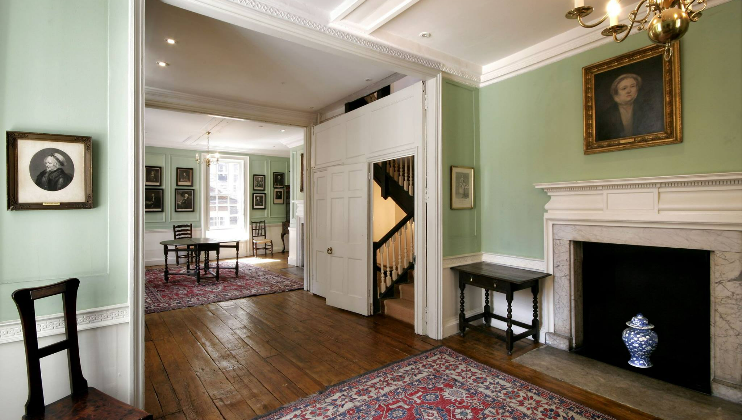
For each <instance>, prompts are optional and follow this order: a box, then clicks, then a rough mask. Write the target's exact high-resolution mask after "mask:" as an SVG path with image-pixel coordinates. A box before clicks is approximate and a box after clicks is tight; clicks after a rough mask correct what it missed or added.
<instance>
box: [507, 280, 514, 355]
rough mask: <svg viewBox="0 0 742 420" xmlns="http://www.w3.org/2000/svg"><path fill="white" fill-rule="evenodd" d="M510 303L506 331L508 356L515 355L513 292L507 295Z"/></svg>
mask: <svg viewBox="0 0 742 420" xmlns="http://www.w3.org/2000/svg"><path fill="white" fill-rule="evenodd" d="M506 299H507V301H508V329H507V331H505V346H506V347H507V348H508V356H509V355H511V354H513V292H512V291H510V290H508V292H507V293H506Z"/></svg>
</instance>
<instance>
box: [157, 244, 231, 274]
mask: <svg viewBox="0 0 742 420" xmlns="http://www.w3.org/2000/svg"><path fill="white" fill-rule="evenodd" d="M231 243H234V245H232V244H231ZM225 244H227V245H225ZM160 245H162V246H163V251H164V253H165V273H164V274H165V283H167V282H168V279H169V277H170V270H169V269H168V266H167V255H168V253H170V252H175V251H176V250H175V248H170V247H176V246H183V245H185V246H188V248H189V249H193V250H194V252H195V253H196V269H195V270H188V269H186V272H185V273H179V274H185V275H189V276H194V277H196V283H201V279H202V278H207V276H206V274H209V273H210V266H209V252H216V273H214V274H213V275H212V276H209V277H210V278H216V280H219V250H220V249H221V248H235V249H236V250H237V260H235V263H234V275H235V277H237V276H238V275H239V258H240V240H239V239H233V238H229V239H224V240H222V239H213V238H180V239H171V240H167V241H162V242H160ZM201 252H203V253H204V254H205V255H204V265H203V270H204V272H203V275H202V274H201V272H200V259H201V258H200V257H201Z"/></svg>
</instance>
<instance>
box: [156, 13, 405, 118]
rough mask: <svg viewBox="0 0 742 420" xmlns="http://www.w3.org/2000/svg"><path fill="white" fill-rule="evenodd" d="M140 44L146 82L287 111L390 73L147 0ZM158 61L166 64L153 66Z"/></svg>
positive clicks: (318, 103) (312, 106)
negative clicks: (170, 41) (171, 40)
mask: <svg viewBox="0 0 742 420" xmlns="http://www.w3.org/2000/svg"><path fill="white" fill-rule="evenodd" d="M339 1H340V0H319V1H316V2H315V1H312V2H311V7H321V8H332V7H334V6H335V5H336V4H337V3H338V2H339ZM279 3H280V4H284V5H285V4H288V3H289V2H288V1H285V0H282V1H279ZM290 3H291V4H292V5H294V6H297V7H300V8H301V9H302V10H304V11H305V12H306V14H311V13H309V12H313V13H320V14H322V13H324V12H322V11H321V10H322V9H316V8H315V9H311V7H310V6H309V2H308V1H307V2H301V1H291V2H290ZM280 4H279V5H280ZM310 9H311V10H310ZM166 38H173V39H175V40H176V41H177V44H175V45H169V44H167V43H166V42H165V39H166ZM145 42H146V45H145V47H146V50H145V73H146V83H145V84H146V86H147V87H153V88H159V89H165V90H171V91H177V92H183V93H189V94H193V95H200V96H205V97H212V98H218V99H225V100H231V101H240V102H248V103H251V104H254V105H263V106H269V107H276V108H281V109H288V110H297V111H311V110H319V109H321V108H323V107H325V106H327V105H329V104H331V103H333V102H335V101H337V100H338V99H340V98H344V97H346V96H348V95H350V94H352V93H354V92H357V91H359V90H361V89H363V88H364V87H366V86H368V85H370V84H372V83H373V82H374V81H378V80H381V79H383V78H385V77H388V76H390V75H391V74H393V73H394V72H393V71H391V70H387V69H385V68H382V67H380V66H379V65H377V64H376V63H375V62H372V61H370V60H365V59H362V58H348V57H340V56H338V55H334V54H331V53H328V52H324V51H319V50H314V49H310V48H307V47H305V46H302V45H299V44H295V43H292V42H288V41H285V40H282V39H279V38H275V37H273V36H269V35H265V34H261V33H258V32H255V31H251V30H249V29H244V28H241V27H238V26H234V25H231V24H228V23H225V22H222V21H219V20H215V19H212V18H209V17H206V16H203V15H200V14H196V13H193V12H190V11H187V10H184V9H181V8H178V7H174V6H170V5H167V4H165V3H162V2H161V1H160V0H150V1H147V2H146V41H145ZM157 61H164V62H167V63H169V64H170V65H169V66H168V67H164V68H162V67H158V66H157V64H156V62H157ZM366 79H371V80H370V81H367V80H366Z"/></svg>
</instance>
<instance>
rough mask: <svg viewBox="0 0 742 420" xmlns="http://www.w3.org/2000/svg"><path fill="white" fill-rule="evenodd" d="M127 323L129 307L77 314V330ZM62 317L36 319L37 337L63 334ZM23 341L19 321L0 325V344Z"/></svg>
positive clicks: (101, 309) (106, 308)
mask: <svg viewBox="0 0 742 420" xmlns="http://www.w3.org/2000/svg"><path fill="white" fill-rule="evenodd" d="M127 322H129V305H128V304H121V305H113V306H106V307H102V308H95V309H87V310H84V311H78V312H77V330H78V331H83V330H89V329H93V328H101V327H107V326H109V325H116V324H124V323H127ZM64 331H65V329H64V315H63V314H54V315H46V316H39V317H36V332H37V333H38V336H39V337H48V336H51V335H57V334H63V333H64ZM22 340H23V330H22V329H21V321H20V320H15V321H8V322H2V323H0V344H4V343H11V342H14V341H22Z"/></svg>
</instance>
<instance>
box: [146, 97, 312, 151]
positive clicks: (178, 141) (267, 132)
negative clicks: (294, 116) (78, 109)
mask: <svg viewBox="0 0 742 420" xmlns="http://www.w3.org/2000/svg"><path fill="white" fill-rule="evenodd" d="M281 130H283V131H281ZM207 131H210V132H211V135H210V136H209V137H210V141H209V143H210V146H211V150H212V151H219V152H234V153H258V154H268V155H277V156H288V155H289V148H288V147H287V146H286V145H284V142H291V141H294V140H301V139H302V138H303V137H304V129H303V128H299V127H293V126H281V125H275V124H268V123H264V122H260V121H240V120H234V119H228V118H221V117H217V116H210V115H204V114H193V113H188V112H178V111H171V110H163V109H156V108H146V109H145V111H144V139H145V140H144V142H145V145H147V146H158V147H172V148H176V149H189V150H206V135H205V133H206V132H207Z"/></svg>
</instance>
